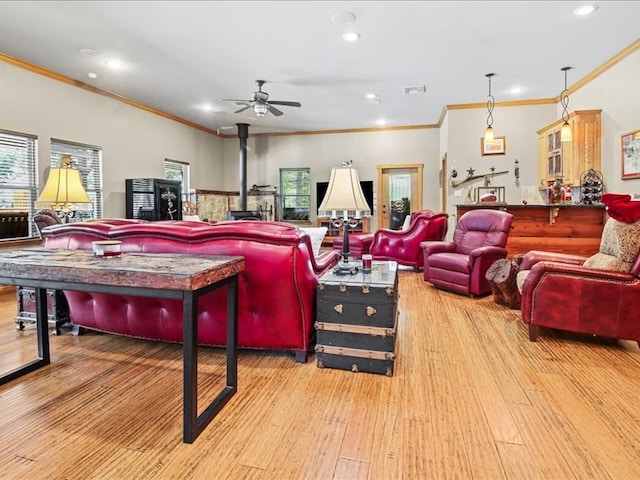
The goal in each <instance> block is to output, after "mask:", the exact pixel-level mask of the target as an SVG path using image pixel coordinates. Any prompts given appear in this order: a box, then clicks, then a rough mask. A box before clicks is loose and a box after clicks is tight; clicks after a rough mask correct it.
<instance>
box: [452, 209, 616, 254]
mask: <svg viewBox="0 0 640 480" xmlns="http://www.w3.org/2000/svg"><path fill="white" fill-rule="evenodd" d="M480 208H491V209H499V210H504V211H507V212H509V213H511V214H513V223H512V225H511V232H510V233H509V240H508V241H507V250H508V252H509V257H512V258H513V256H515V255H518V254H524V253H526V252H528V251H530V250H546V251H552V252H559V253H572V254H575V255H584V256H587V257H588V256H591V255H593V254H594V253H597V252H598V249H599V247H600V237H601V236H602V229H603V228H604V223H605V221H606V219H607V213H606V211H605V207H604V205H573V204H553V205H508V204H507V205H505V204H495V203H488V204H463V205H456V218H460V217H461V216H462V215H464V213H466V212H468V211H469V210H474V209H480Z"/></svg>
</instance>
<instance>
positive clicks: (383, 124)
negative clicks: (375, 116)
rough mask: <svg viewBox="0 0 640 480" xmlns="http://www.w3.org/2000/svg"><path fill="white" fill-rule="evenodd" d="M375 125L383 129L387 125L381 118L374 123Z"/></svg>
mask: <svg viewBox="0 0 640 480" xmlns="http://www.w3.org/2000/svg"><path fill="white" fill-rule="evenodd" d="M376 123H377V124H378V125H380V126H381V127H383V126H385V125H386V124H387V121H386V120H385V119H384V118H381V119H380V120H378V121H376Z"/></svg>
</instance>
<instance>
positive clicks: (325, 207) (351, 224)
mask: <svg viewBox="0 0 640 480" xmlns="http://www.w3.org/2000/svg"><path fill="white" fill-rule="evenodd" d="M318 211H319V212H329V211H330V212H331V221H332V224H333V226H334V227H336V228H342V229H343V231H344V234H343V241H342V258H341V259H340V261H339V262H338V264H337V265H336V267H335V268H334V269H333V272H334V273H336V274H343V275H344V274H354V273H356V272H357V271H358V264H357V263H356V262H350V261H349V253H350V252H349V228H355V227H357V226H358V225H359V224H360V222H361V219H362V216H368V215H370V214H371V208H370V207H369V205H368V204H367V201H366V200H365V198H364V194H363V193H362V187H361V186H360V179H359V178H358V171H357V170H356V169H355V168H353V167H351V166H350V165H349V166H342V167H334V168H332V169H331V178H330V179H329V186H328V187H327V193H326V194H325V196H324V199H323V200H322V203H321V204H320V207H319V208H318ZM337 212H341V214H342V217H338V214H337Z"/></svg>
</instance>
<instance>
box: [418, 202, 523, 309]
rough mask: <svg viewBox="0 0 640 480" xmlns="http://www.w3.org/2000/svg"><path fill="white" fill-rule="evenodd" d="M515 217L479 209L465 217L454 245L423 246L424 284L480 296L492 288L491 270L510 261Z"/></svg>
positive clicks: (430, 244) (501, 212)
mask: <svg viewBox="0 0 640 480" xmlns="http://www.w3.org/2000/svg"><path fill="white" fill-rule="evenodd" d="M512 221H513V215H512V214H510V213H508V212H504V211H502V210H492V209H478V210H470V211H468V212H466V213H465V214H463V215H462V216H461V217H460V218H459V219H458V223H457V225H456V228H455V230H454V232H453V241H451V242H447V241H442V242H422V243H421V244H420V245H421V247H422V251H423V254H424V280H425V281H426V282H430V283H431V284H433V285H434V286H436V287H438V288H442V289H445V290H450V291H453V292H457V293H462V294H465V295H470V296H479V295H484V294H486V293H489V292H490V291H491V287H490V286H489V282H488V281H487V279H486V278H485V275H486V273H487V270H488V269H489V267H490V266H491V265H492V264H493V262H495V261H496V260H499V259H501V258H506V257H507V249H506V248H505V245H506V244H507V238H508V237H509V230H510V228H511V222H512Z"/></svg>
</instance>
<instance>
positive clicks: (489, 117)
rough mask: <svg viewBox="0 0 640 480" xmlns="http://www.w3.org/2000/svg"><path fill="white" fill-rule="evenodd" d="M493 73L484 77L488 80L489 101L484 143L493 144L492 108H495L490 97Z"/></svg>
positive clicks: (493, 99)
mask: <svg viewBox="0 0 640 480" xmlns="http://www.w3.org/2000/svg"><path fill="white" fill-rule="evenodd" d="M494 75H495V73H487V74H486V75H485V77H487V78H488V79H489V99H488V100H487V110H488V112H489V114H488V115H487V130H486V131H485V133H484V143H485V144H487V143H493V140H494V136H493V128H492V125H493V107H494V106H495V104H496V102H495V98H493V95H491V77H493V76H494Z"/></svg>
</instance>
